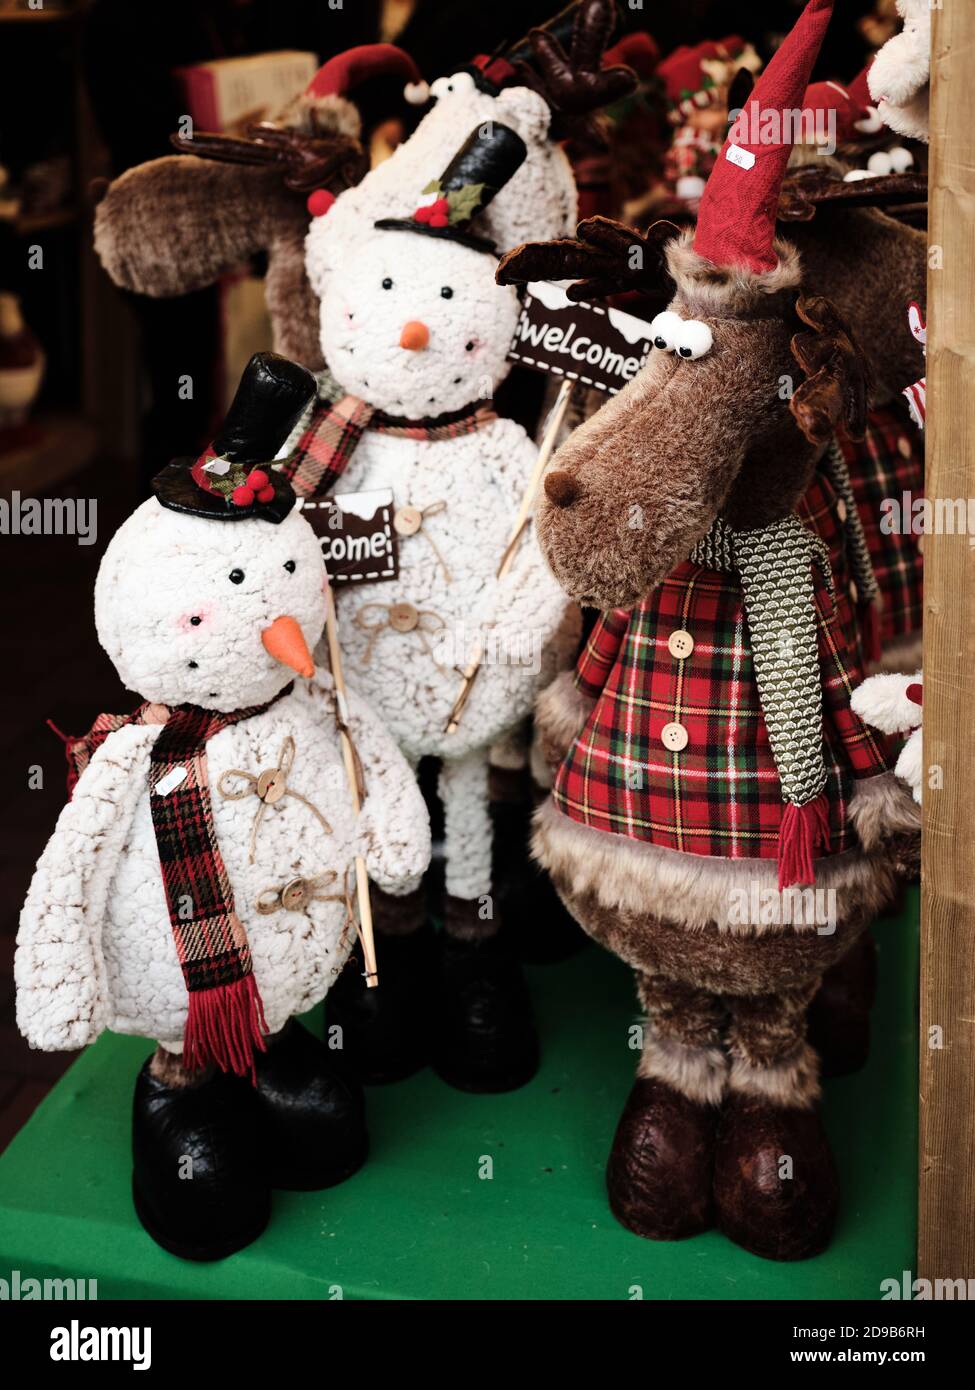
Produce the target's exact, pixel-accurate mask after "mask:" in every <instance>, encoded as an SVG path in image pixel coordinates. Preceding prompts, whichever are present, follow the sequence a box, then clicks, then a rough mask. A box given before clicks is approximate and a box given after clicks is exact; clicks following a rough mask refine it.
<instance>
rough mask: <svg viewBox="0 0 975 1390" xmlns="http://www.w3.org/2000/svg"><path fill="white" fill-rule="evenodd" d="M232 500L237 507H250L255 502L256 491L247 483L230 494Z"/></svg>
mask: <svg viewBox="0 0 975 1390" xmlns="http://www.w3.org/2000/svg"><path fill="white" fill-rule="evenodd" d="M230 500H231V502H233V504H234V506H235V507H250V506H252V505H253V502H254V489H253V488H251V487H248V486H247V484H246V483H241V485H240V487H235V488H234V490H233V492H232V493H231V494H230Z"/></svg>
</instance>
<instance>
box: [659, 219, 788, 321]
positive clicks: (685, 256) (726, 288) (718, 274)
mask: <svg viewBox="0 0 975 1390" xmlns="http://www.w3.org/2000/svg"><path fill="white" fill-rule="evenodd" d="M774 249H775V254H776V255H777V256H778V258H779V259H778V265H776V267H775V269H774V270H766V271H763V272H762V273H761V274H760V275H756V274H755V272H754V271H751V270H748V269H747V268H745V267H742V266H718V265H714V264H713V262H712V261H709V260H707V259H706V258H705V257H704V256H701V255H700V254H699V253H698V252H697V251H695V250H694V232H693V231H692V230H690V231H686V232H684V233H683V234H682V235H681V236H679V237H674V238H673V240H672V241H670V242H668V243H667V250H666V256H667V268H668V270H669V271H670V274H671V278H672V279H673V281H674V283H675V285H676V286H677V289H678V291H679V292H680V294H681V295H682V296H683V298H684V300H685V302H686V304H687V307H688V308H689V309H690V310H691V311H692V312H694V313H698V314H702V315H703V316H705V317H710V318H748V317H750V316H751V315H753V314H756V313H767V312H768V298H769V295H774V294H778V293H780V291H782V290H794V289H795V288H796V287H797V285H798V284H799V282H800V279H801V276H802V267H801V265H800V262H799V252H798V251H797V250H796V249H795V247H794V246H793V245H792V244H791V243H790V242H787V241H781V240H778V239H777V240H776V242H775V248H774Z"/></svg>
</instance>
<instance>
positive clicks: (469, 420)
mask: <svg viewBox="0 0 975 1390" xmlns="http://www.w3.org/2000/svg"><path fill="white" fill-rule="evenodd" d="M496 419H497V415H496V414H495V411H494V407H493V405H492V403H491V402H490V401H476V402H475V403H474V404H473V405H472V406H466V407H465V408H464V409H463V410H457V411H453V412H451V413H450V414H447V415H438V416H436V417H435V418H434V419H430V420H404V419H401V418H400V417H399V416H395V415H387V414H386V413H385V412H384V411H381V410H376V409H375V408H374V407H373V406H371V405H367V404H366V402H365V401H362V400H360V399H359V397H358V396H343V397H342V399H341V400H339V401H335V402H334V403H332V402H329V401H318V402H317V403H316V405H315V407H314V410H313V412H312V417H311V419H310V421H309V422H308V427H307V429H306V430H305V432H304V434H303V435H302V436H301V438H300V439H299V440H298V447H297V448H296V450H295V452H294V453H293V454H292V455H291V456H290V457H289V458H287V459H285V460H284V462H283V463H282V465H281V472H282V473H283V474H284V476H285V477H286V478H287V480H288V482H289V483H290V484H291V486H292V487H293V488H294V490H295V492H296V493H297V494H298V496H299V497H321V496H323V495H324V494H325V493H328V492H330V491H331V490H332V488H333V487H334V486H335V484H336V482H337V481H338V480H339V478H341V476H342V474H343V473H344V472H345V470H346V468H347V467H348V466H349V461H350V459H351V458H352V455H353V454H354V453H355V450H356V445H357V444H358V443H359V440H360V439H361V438H362V436H363V434H364V432H365V431H366V430H378V431H379V433H380V434H393V435H398V436H399V438H401V439H426V440H432V441H434V442H436V441H439V440H444V439H457V438H458V437H459V436H460V435H462V434H472V433H473V432H474V431H475V430H480V429H483V428H484V426H485V425H487V424H490V422H491V421H492V420H496Z"/></svg>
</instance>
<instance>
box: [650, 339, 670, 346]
mask: <svg viewBox="0 0 975 1390" xmlns="http://www.w3.org/2000/svg"><path fill="white" fill-rule="evenodd" d="M653 345H654V347H657V348H665V347H666V346H667V343H666V340H665V339H664V338H654V340H653Z"/></svg>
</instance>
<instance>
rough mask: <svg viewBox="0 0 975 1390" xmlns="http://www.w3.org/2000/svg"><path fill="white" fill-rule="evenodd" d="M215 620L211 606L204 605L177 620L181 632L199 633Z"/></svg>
mask: <svg viewBox="0 0 975 1390" xmlns="http://www.w3.org/2000/svg"><path fill="white" fill-rule="evenodd" d="M212 618H213V609H212V608H211V607H210V606H209V604H203V605H201V607H199V608H194V609H193V610H192V611H191V612H189V613H184V614H183V615H182V617H180V618H177V619H176V626H177V627H178V628H179V630H180V632H199V631H201V629H202V628H204V627H207V626H208V625H209V624H210V623H211V621H212Z"/></svg>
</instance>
